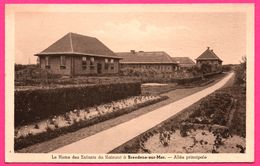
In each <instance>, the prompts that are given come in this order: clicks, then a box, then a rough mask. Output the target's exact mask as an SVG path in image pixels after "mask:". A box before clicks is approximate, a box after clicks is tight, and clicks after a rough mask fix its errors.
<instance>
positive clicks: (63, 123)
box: [15, 95, 166, 149]
mask: <svg viewBox="0 0 260 166" xmlns="http://www.w3.org/2000/svg"><path fill="white" fill-rule="evenodd" d="M164 99H166V97H165V96H152V95H149V96H133V97H129V98H127V99H122V100H118V101H114V102H111V103H106V104H102V105H99V106H94V107H89V108H85V109H75V110H73V111H70V112H67V113H65V114H64V115H59V116H53V117H51V118H49V119H45V120H42V121H40V122H37V123H32V124H30V125H25V126H20V127H17V128H16V129H15V149H21V148H23V147H26V146H29V145H32V144H35V143H38V142H42V141H45V140H48V139H51V138H54V137H57V136H59V135H61V134H64V133H67V132H72V131H75V130H77V129H80V128H82V127H87V126H90V125H93V124H95V123H98V122H101V121H104V120H107V119H111V118H114V117H116V116H119V115H122V114H124V113H128V112H131V111H134V110H136V109H138V108H140V107H143V106H146V105H150V104H153V103H156V102H159V101H162V100H164Z"/></svg>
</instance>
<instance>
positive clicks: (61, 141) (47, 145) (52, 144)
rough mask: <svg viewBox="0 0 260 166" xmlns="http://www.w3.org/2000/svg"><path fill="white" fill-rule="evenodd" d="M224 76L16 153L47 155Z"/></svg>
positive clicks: (167, 94) (168, 93)
mask: <svg viewBox="0 0 260 166" xmlns="http://www.w3.org/2000/svg"><path fill="white" fill-rule="evenodd" d="M224 76H225V74H221V75H218V76H214V79H215V82H212V83H210V84H207V85H205V86H203V87H189V88H188V89H187V88H185V87H179V88H183V89H176V90H173V91H169V92H167V93H163V95H165V96H168V97H169V98H168V99H167V100H164V101H161V102H159V103H156V104H152V105H149V106H146V107H143V108H140V109H138V110H135V111H133V112H131V113H127V114H124V115H121V116H119V117H116V118H114V119H110V120H106V121H104V122H100V123H98V124H95V125H92V126H89V127H85V128H82V129H80V130H77V131H75V132H71V133H67V134H65V135H61V136H59V137H57V138H54V139H52V140H49V141H45V142H42V143H39V144H35V145H32V146H29V147H27V148H23V149H21V150H18V151H17V152H20V153H47V152H50V151H52V150H55V149H57V148H59V147H62V146H65V145H68V144H70V143H73V142H75V141H78V140H81V139H84V138H86V137H89V136H91V135H93V134H96V133H98V132H100V131H103V130H106V129H109V128H111V127H114V126H116V125H119V124H121V123H123V122H126V121H129V120H131V119H134V118H136V117H138V116H141V115H143V114H146V113H148V112H151V111H153V110H155V109H158V108H160V107H162V106H165V105H167V104H169V103H172V102H174V101H177V100H180V99H182V98H184V97H186V96H189V95H191V94H194V93H196V92H198V91H201V90H202V89H205V88H207V87H209V86H212V85H214V84H215V83H217V82H218V81H219V80H221V78H223V77H224ZM185 112H186V111H183V113H185ZM189 114H190V111H187V115H186V116H187V117H188V115H189ZM177 115H178V117H180V118H181V117H182V116H183V115H181V116H180V115H179V114H177ZM177 115H176V116H177ZM177 119H178V118H177ZM178 120H179V119H178ZM131 146H134V144H131ZM129 148H130V147H129Z"/></svg>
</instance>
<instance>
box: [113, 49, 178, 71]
mask: <svg viewBox="0 0 260 166" xmlns="http://www.w3.org/2000/svg"><path fill="white" fill-rule="evenodd" d="M116 54H117V55H118V56H119V57H122V58H123V59H122V60H121V61H120V68H121V69H124V68H133V69H148V70H155V71H159V72H161V73H171V72H173V71H175V70H177V63H176V62H173V61H172V59H171V57H170V56H169V55H168V54H167V53H165V52H163V51H152V52H144V51H138V52H136V51H134V50H131V51H130V52H117V53H116Z"/></svg>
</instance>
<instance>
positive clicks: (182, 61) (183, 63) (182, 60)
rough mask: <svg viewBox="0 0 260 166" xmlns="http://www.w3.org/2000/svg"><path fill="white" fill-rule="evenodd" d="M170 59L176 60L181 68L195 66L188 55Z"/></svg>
mask: <svg viewBox="0 0 260 166" xmlns="http://www.w3.org/2000/svg"><path fill="white" fill-rule="evenodd" d="M172 60H173V61H174V62H176V63H177V64H178V65H179V68H180V69H182V70H185V69H189V68H192V67H193V66H195V62H193V60H192V59H190V58H189V57H172Z"/></svg>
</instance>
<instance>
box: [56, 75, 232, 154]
mask: <svg viewBox="0 0 260 166" xmlns="http://www.w3.org/2000/svg"><path fill="white" fill-rule="evenodd" d="M233 74H234V73H230V74H228V75H227V76H226V77H225V78H223V79H222V80H221V81H219V82H218V83H216V84H214V85H213V86H210V87H208V88H206V89H204V90H201V91H199V92H197V93H194V94H192V95H189V96H187V97H185V98H183V99H181V100H178V101H176V102H173V103H171V104H168V105H166V106H163V107H161V108H158V109H156V110H154V111H151V112H149V113H146V114H144V115H141V116H139V117H137V118H134V119H132V120H129V121H127V122H124V123H122V124H120V125H117V126H115V127H112V128H110V129H107V130H104V131H101V132H99V133H97V134H94V135H92V136H90V137H87V138H85V139H82V140H79V141H77V142H74V143H72V144H69V145H66V146H64V147H61V148H58V149H56V150H54V151H52V153H108V152H110V151H111V150H113V149H115V148H116V147H118V146H120V145H122V144H123V143H125V142H127V141H128V140H130V139H132V138H134V137H136V136H138V135H140V134H141V133H143V132H145V131H147V130H148V129H150V128H152V127H153V126H155V125H157V124H159V123H161V122H162V121H164V120H166V119H168V118H169V117H171V116H173V115H175V114H176V113H178V112H180V111H182V110H183V109H185V108H187V107H189V106H190V105H192V104H193V103H195V102H197V101H199V100H200V99H201V98H203V97H205V96H207V95H209V94H211V93H213V92H214V91H216V90H217V89H219V88H221V87H223V86H224V85H225V84H226V83H227V82H228V81H229V79H231V78H232V76H233Z"/></svg>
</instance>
